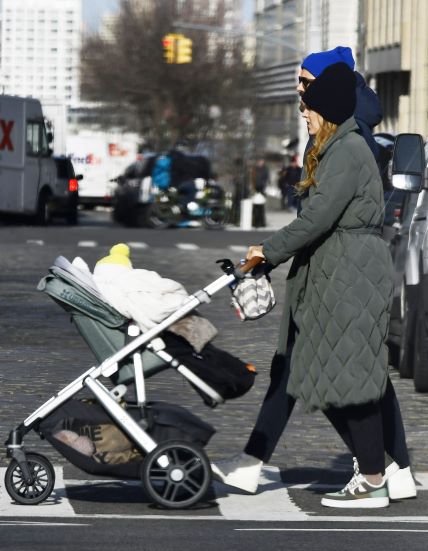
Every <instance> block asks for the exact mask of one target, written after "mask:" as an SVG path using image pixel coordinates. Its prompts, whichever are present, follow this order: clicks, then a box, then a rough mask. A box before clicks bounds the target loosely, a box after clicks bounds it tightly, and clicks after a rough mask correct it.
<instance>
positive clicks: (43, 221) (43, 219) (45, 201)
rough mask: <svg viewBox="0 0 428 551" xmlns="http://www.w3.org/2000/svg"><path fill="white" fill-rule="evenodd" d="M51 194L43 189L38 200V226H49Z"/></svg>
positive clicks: (36, 217)
mask: <svg viewBox="0 0 428 551" xmlns="http://www.w3.org/2000/svg"><path fill="white" fill-rule="evenodd" d="M50 199H51V194H50V193H49V192H48V191H42V193H41V194H40V195H39V200H38V202H37V211H36V216H35V221H36V224H37V225H38V226H47V225H48V224H50V222H51V218H52V216H51V207H50Z"/></svg>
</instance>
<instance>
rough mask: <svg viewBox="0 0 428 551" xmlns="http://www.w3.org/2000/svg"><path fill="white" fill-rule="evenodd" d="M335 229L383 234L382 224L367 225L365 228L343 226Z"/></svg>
mask: <svg viewBox="0 0 428 551" xmlns="http://www.w3.org/2000/svg"><path fill="white" fill-rule="evenodd" d="M334 231H338V232H345V233H357V234H362V235H364V234H369V235H371V234H372V235H379V236H382V228H381V226H365V227H364V228H342V227H338V228H336V229H335V230H334Z"/></svg>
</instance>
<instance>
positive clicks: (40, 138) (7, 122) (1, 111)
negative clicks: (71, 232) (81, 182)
mask: <svg viewBox="0 0 428 551" xmlns="http://www.w3.org/2000/svg"><path fill="white" fill-rule="evenodd" d="M50 141H51V136H50V135H49V133H48V132H47V131H46V127H45V122H44V115H43V111H42V107H41V104H40V101H38V100H37V99H34V98H28V97H25V98H23V97H18V96H8V95H0V216H1V213H9V214H28V215H31V216H33V218H34V219H35V220H36V222H37V223H40V224H46V223H48V222H49V221H50V219H51V217H52V216H53V215H54V214H55V213H56V212H61V211H62V209H64V208H68V205H69V203H70V201H74V200H75V198H77V186H76V182H74V187H73V190H70V188H69V181H68V179H66V178H63V179H61V178H58V177H57V163H56V160H55V159H54V158H53V156H52V150H51V148H50Z"/></svg>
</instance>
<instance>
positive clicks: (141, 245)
mask: <svg viewBox="0 0 428 551" xmlns="http://www.w3.org/2000/svg"><path fill="white" fill-rule="evenodd" d="M128 246H129V247H131V249H147V247H148V245H147V243H143V242H142V241H128Z"/></svg>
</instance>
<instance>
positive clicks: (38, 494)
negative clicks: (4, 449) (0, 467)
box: [4, 453, 55, 505]
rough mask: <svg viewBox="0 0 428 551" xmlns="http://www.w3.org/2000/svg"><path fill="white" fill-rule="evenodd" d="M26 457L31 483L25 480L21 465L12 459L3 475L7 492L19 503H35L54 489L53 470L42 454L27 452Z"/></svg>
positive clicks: (43, 499)
mask: <svg viewBox="0 0 428 551" xmlns="http://www.w3.org/2000/svg"><path fill="white" fill-rule="evenodd" d="M26 459H27V463H28V467H29V469H30V473H31V478H32V480H31V483H30V484H28V483H27V482H26V481H25V478H24V475H23V473H22V470H21V467H20V466H19V464H18V462H17V461H16V460H15V459H13V460H12V461H11V462H10V463H9V466H8V468H7V469H6V474H5V477H4V482H5V486H6V490H7V493H8V494H9V495H10V497H11V498H12V499H13V500H14V501H16V502H17V503H20V504H21V505H37V504H38V503H41V502H42V501H45V499H47V498H48V497H49V496H50V495H51V493H52V490H53V489H54V485H55V471H54V469H53V466H52V463H51V462H50V461H49V459H47V458H46V457H45V456H44V455H40V454H38V453H27V454H26Z"/></svg>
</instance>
